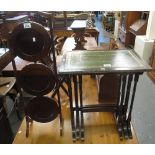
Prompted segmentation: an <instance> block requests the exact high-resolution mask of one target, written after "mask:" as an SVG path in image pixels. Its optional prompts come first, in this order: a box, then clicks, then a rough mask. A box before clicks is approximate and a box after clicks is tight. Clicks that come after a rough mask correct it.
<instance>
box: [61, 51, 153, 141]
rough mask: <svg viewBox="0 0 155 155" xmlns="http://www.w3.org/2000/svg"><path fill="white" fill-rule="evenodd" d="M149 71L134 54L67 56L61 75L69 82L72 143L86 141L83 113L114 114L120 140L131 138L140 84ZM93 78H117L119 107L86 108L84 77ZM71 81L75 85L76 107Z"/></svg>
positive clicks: (92, 106) (122, 52)
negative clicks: (97, 75) (139, 80)
mask: <svg viewBox="0 0 155 155" xmlns="http://www.w3.org/2000/svg"><path fill="white" fill-rule="evenodd" d="M150 70H151V67H150V66H148V65H147V64H146V63H145V62H144V61H143V60H142V59H141V58H140V57H139V56H138V55H137V54H136V53H135V52H134V51H131V50H115V51H74V52H67V53H66V54H65V55H64V57H63V60H62V64H61V66H60V68H59V70H58V72H59V74H61V75H66V76H67V78H68V91H69V98H70V110H71V125H72V137H73V140H77V139H79V138H80V139H81V140H84V118H83V113H85V112H103V111H104V112H107V111H108V112H113V113H114V116H115V118H116V124H117V129H118V133H119V136H120V139H123V138H125V139H128V138H132V131H131V113H132V109H133V103H134V97H135V92H136V86H137V82H138V79H139V75H140V74H142V73H143V72H145V71H150ZM93 74H95V75H96V74H116V75H118V77H119V80H118V94H117V103H114V104H97V105H95V104H94V105H83V101H82V91H83V90H82V75H93ZM71 77H73V78H71ZM71 79H73V83H74V93H75V94H74V99H75V106H73V95H72V85H71ZM132 83H133V84H132ZM129 102H130V103H129ZM74 112H75V117H74Z"/></svg>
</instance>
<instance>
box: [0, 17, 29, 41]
mask: <svg viewBox="0 0 155 155" xmlns="http://www.w3.org/2000/svg"><path fill="white" fill-rule="evenodd" d="M27 20H28V15H18V16H17V15H16V16H14V17H11V18H7V17H6V18H5V17H4V20H3V24H2V25H1V30H0V32H1V37H2V38H3V39H5V40H6V41H7V39H8V38H9V35H10V33H11V32H12V31H13V29H14V28H15V27H16V26H17V25H18V24H19V23H22V22H24V21H27Z"/></svg>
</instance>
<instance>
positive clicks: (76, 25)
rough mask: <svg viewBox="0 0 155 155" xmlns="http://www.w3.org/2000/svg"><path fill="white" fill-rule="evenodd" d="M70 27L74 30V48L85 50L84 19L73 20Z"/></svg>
mask: <svg viewBox="0 0 155 155" xmlns="http://www.w3.org/2000/svg"><path fill="white" fill-rule="evenodd" d="M70 28H71V29H72V30H73V32H74V34H75V35H74V40H75V48H74V50H85V48H84V47H83V46H84V42H86V40H84V33H85V29H86V20H74V22H73V23H72V25H71V26H70Z"/></svg>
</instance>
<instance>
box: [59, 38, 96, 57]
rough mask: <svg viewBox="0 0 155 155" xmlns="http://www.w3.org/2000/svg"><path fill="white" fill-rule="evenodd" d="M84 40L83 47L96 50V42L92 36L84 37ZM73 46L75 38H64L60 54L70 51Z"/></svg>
mask: <svg viewBox="0 0 155 155" xmlns="http://www.w3.org/2000/svg"><path fill="white" fill-rule="evenodd" d="M85 40H86V42H85V43H84V48H85V49H87V50H96V49H97V48H98V46H97V42H96V40H95V38H94V37H85ZM74 48H75V40H74V38H73V37H69V38H67V39H66V40H65V42H64V45H63V47H62V54H65V53H66V52H68V51H72V50H73V49H74Z"/></svg>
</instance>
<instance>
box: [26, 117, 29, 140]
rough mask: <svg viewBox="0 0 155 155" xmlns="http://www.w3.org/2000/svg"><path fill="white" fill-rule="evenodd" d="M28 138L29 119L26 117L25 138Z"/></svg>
mask: <svg viewBox="0 0 155 155" xmlns="http://www.w3.org/2000/svg"><path fill="white" fill-rule="evenodd" d="M28 136H29V117H28V116H26V138H28Z"/></svg>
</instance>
